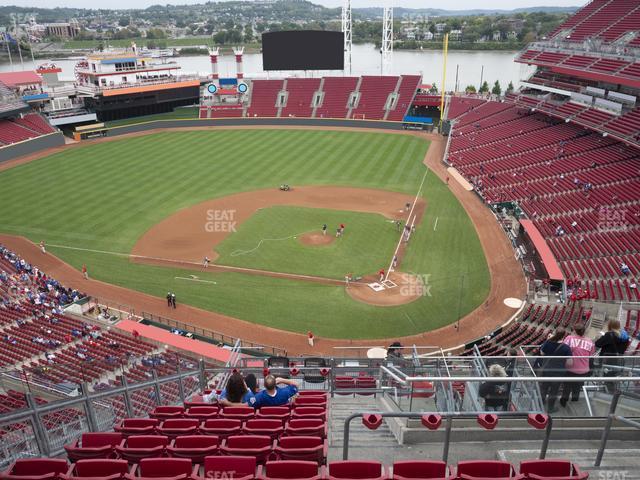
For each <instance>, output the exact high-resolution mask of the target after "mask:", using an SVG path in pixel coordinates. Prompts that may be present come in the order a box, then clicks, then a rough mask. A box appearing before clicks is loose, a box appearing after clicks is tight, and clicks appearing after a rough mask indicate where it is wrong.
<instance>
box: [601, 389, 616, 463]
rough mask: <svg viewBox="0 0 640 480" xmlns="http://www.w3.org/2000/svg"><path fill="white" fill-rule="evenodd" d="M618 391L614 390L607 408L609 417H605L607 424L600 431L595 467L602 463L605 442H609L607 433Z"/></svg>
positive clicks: (614, 410)
mask: <svg viewBox="0 0 640 480" xmlns="http://www.w3.org/2000/svg"><path fill="white" fill-rule="evenodd" d="M620 394H621V392H620V390H616V392H615V393H614V394H613V398H611V406H610V407H609V415H608V416H607V423H606V424H605V426H604V429H603V430H602V437H601V438H600V447H598V454H597V455H596V461H595V463H594V466H595V467H599V466H600V463H602V456H603V455H604V450H605V449H606V448H607V441H608V440H609V433H610V432H611V426H612V425H613V419H614V415H615V413H616V408H618V400H619V399H620Z"/></svg>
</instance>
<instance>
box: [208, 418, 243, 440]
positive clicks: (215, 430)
mask: <svg viewBox="0 0 640 480" xmlns="http://www.w3.org/2000/svg"><path fill="white" fill-rule="evenodd" d="M200 433H202V434H203V435H217V436H218V437H220V438H221V439H223V438H227V437H230V436H232V435H240V434H241V433H242V421H241V420H238V419H236V418H213V419H211V420H206V421H205V422H204V423H203V424H202V425H201V426H200Z"/></svg>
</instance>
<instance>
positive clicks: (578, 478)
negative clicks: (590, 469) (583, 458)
mask: <svg viewBox="0 0 640 480" xmlns="http://www.w3.org/2000/svg"><path fill="white" fill-rule="evenodd" d="M520 475H523V476H524V478H527V479H533V480H584V479H586V478H588V477H589V473H587V472H582V471H580V468H579V467H578V466H577V465H574V464H573V463H571V462H570V461H569V460H555V459H553V460H523V461H522V462H521V463H520Z"/></svg>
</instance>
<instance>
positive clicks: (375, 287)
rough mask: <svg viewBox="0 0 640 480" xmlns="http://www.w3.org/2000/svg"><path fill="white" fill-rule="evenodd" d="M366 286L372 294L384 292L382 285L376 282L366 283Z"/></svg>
mask: <svg viewBox="0 0 640 480" xmlns="http://www.w3.org/2000/svg"><path fill="white" fill-rule="evenodd" d="M367 285H368V286H369V288H370V289H371V290H373V291H374V292H382V291H383V290H384V285H380V284H379V283H378V282H373V283H367Z"/></svg>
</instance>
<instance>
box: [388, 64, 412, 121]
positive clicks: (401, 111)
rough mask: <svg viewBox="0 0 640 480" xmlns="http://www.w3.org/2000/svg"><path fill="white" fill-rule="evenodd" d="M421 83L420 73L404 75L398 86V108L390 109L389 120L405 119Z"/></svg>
mask: <svg viewBox="0 0 640 480" xmlns="http://www.w3.org/2000/svg"><path fill="white" fill-rule="evenodd" d="M419 85H420V76H419V75H402V80H400V87H399V88H398V99H397V101H396V108H394V109H393V110H391V111H389V115H388V116H387V120H393V121H396V122H401V121H402V120H403V119H404V116H405V115H406V113H407V111H408V110H409V108H410V107H411V102H412V101H413V98H414V97H415V95H416V90H417V89H418V86H419Z"/></svg>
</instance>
